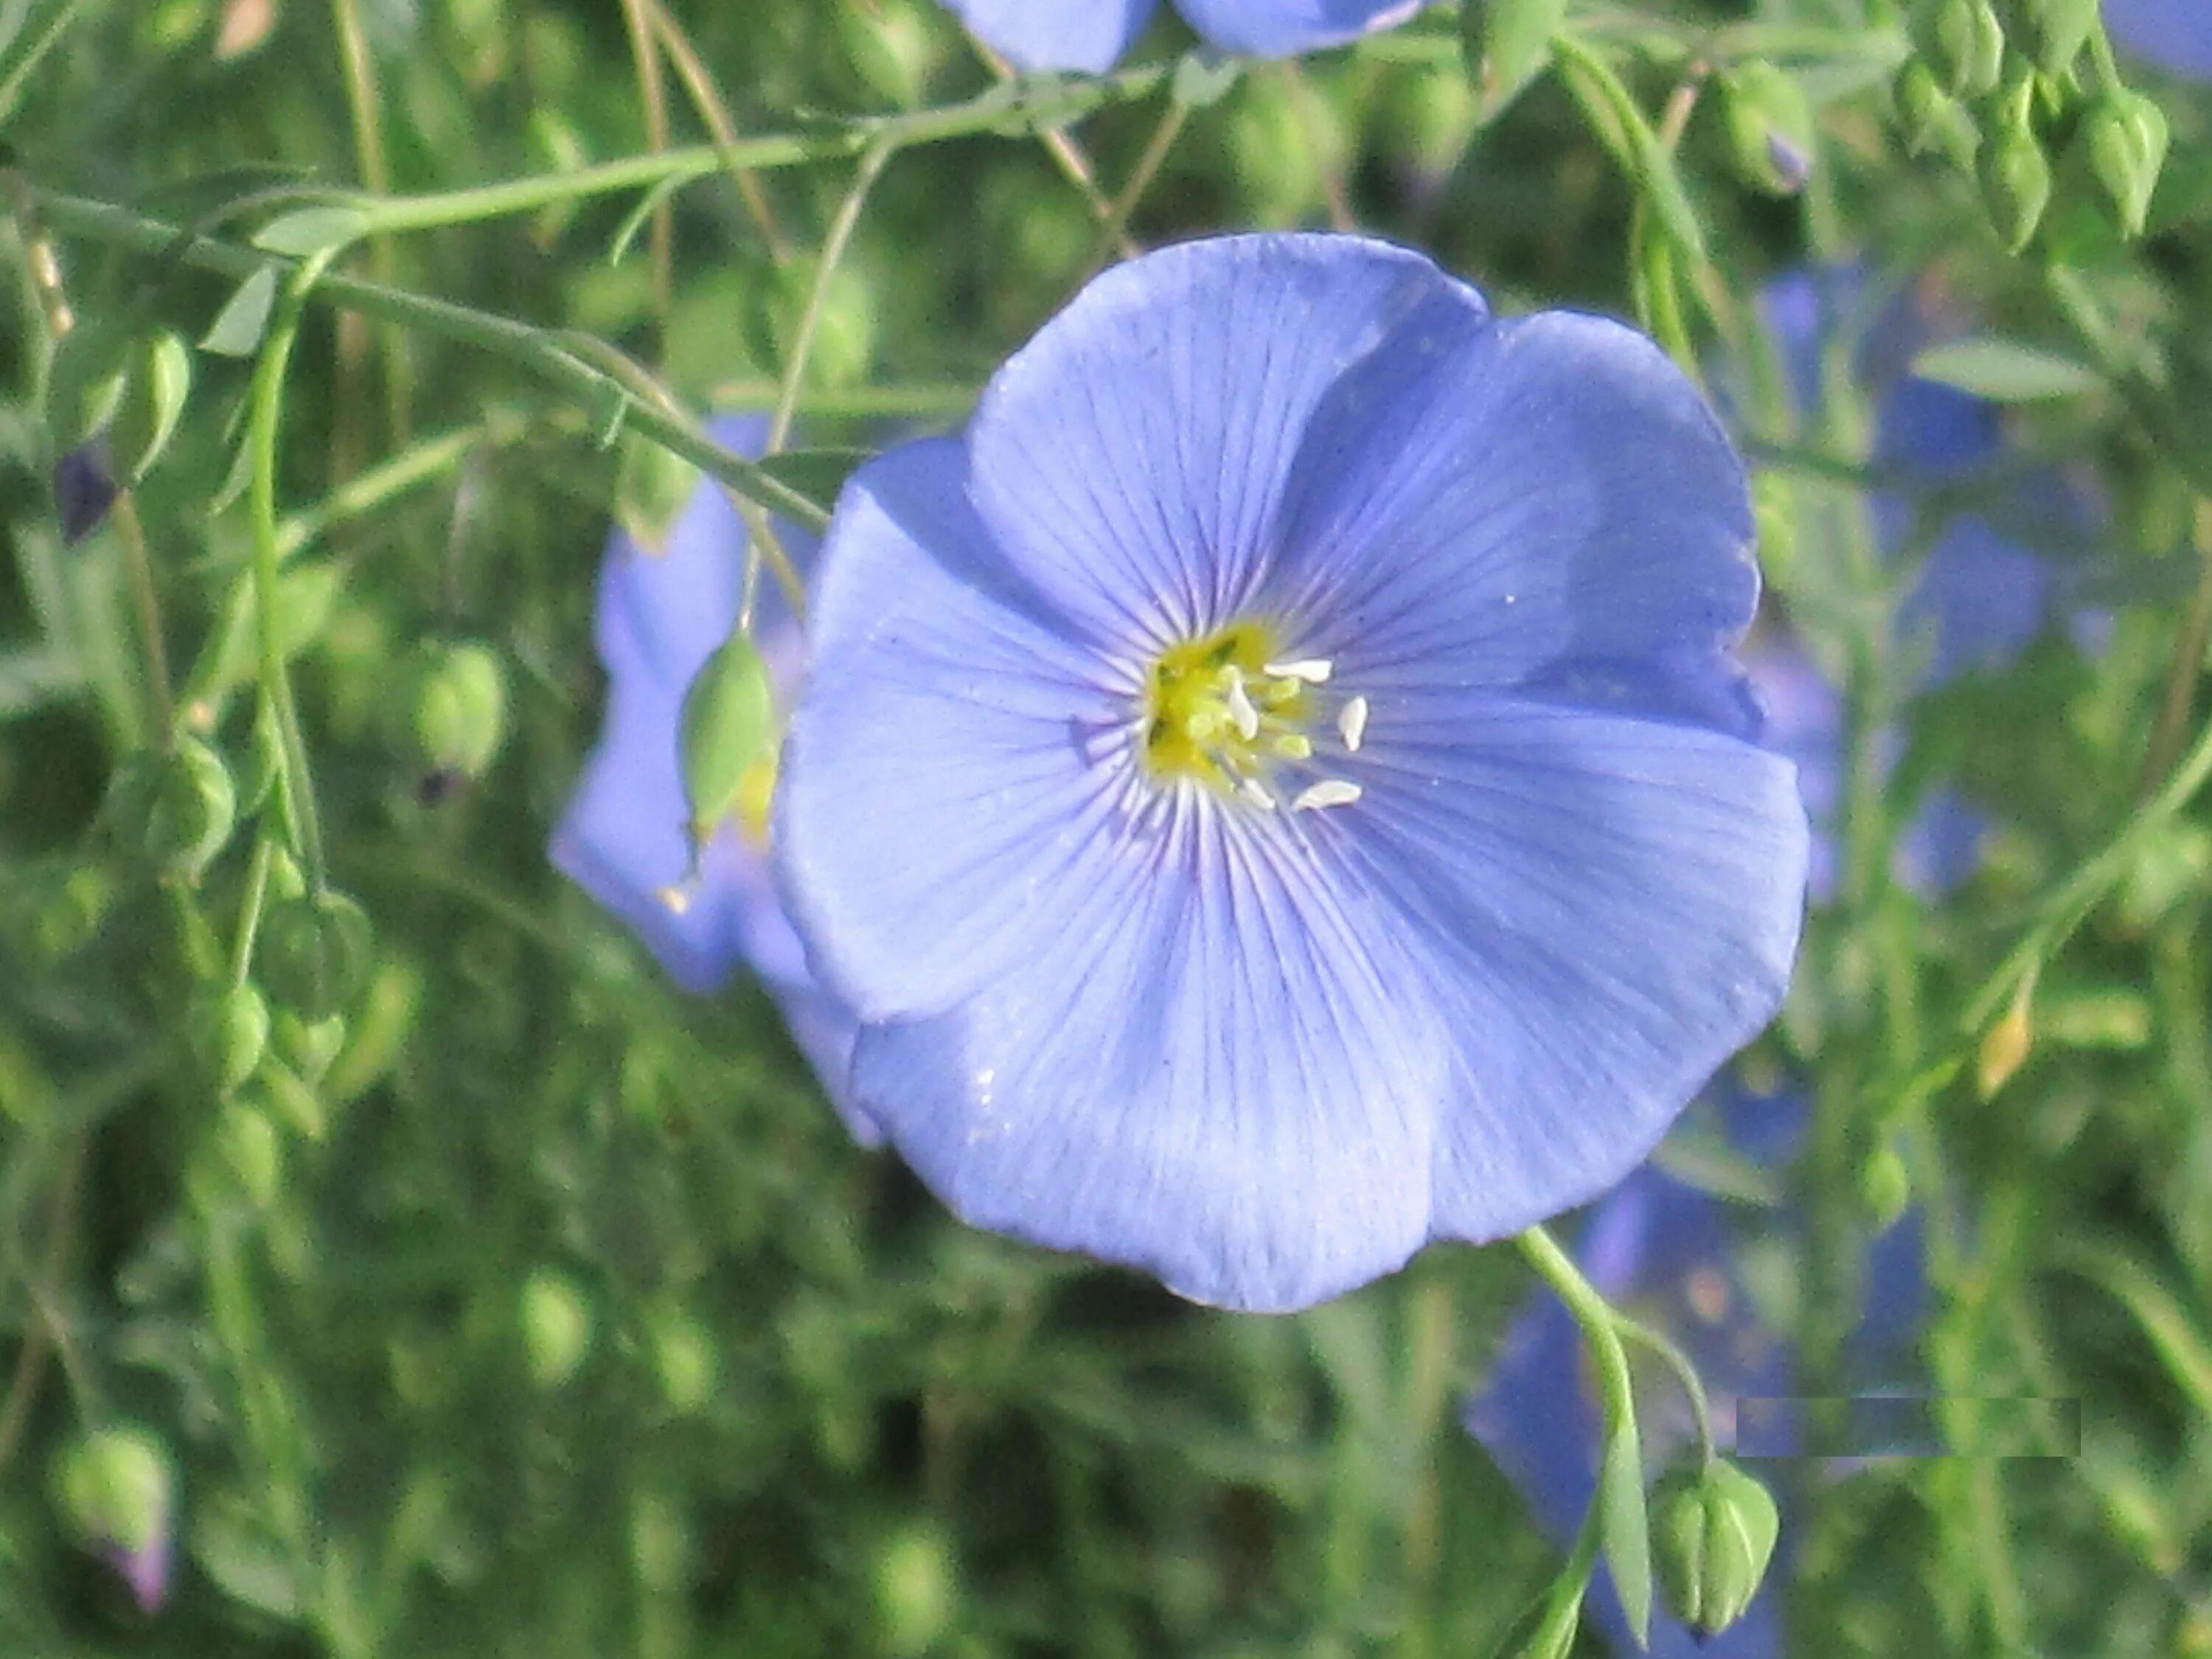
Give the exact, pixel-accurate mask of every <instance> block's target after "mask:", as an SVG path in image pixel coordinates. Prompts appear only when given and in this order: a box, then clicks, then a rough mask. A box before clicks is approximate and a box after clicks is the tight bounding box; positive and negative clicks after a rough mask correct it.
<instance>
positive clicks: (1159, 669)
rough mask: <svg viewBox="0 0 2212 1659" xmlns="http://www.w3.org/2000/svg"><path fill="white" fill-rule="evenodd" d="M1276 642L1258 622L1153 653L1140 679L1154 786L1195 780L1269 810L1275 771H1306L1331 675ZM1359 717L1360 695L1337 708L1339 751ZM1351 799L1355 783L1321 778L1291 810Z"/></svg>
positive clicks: (1353, 744) (1354, 738)
mask: <svg viewBox="0 0 2212 1659" xmlns="http://www.w3.org/2000/svg"><path fill="white" fill-rule="evenodd" d="M1278 645H1279V641H1277V639H1276V637H1275V635H1274V633H1273V630H1272V629H1269V628H1268V627H1267V625H1266V624H1265V623H1258V622H1249V621H1247V622H1239V623H1231V625H1230V626H1228V627H1227V628H1225V629H1220V630H1219V631H1218V632H1217V633H1213V634H1209V635H1206V636H1205V637H1204V638H1202V639H1196V640H1188V641H1184V642H1183V643H1182V644H1180V645H1174V646H1170V647H1168V648H1167V649H1166V650H1165V651H1163V652H1162V653H1160V654H1159V657H1158V659H1157V660H1155V661H1154V662H1153V664H1152V671H1151V672H1150V673H1149V674H1147V675H1146V678H1145V702H1144V744H1143V750H1144V762H1145V768H1146V771H1148V772H1149V773H1151V775H1152V780H1153V781H1155V782H1156V783H1161V784H1168V783H1174V782H1177V781H1181V780H1182V779H1185V778H1191V779H1195V780H1196V781H1199V782H1200V783H1203V784H1205V785H1206V787H1208V788H1211V789H1213V790H1215V791H1217V792H1218V793H1222V794H1233V795H1237V796H1240V797H1242V798H1243V799H1245V800H1247V801H1249V803H1250V804H1252V805H1255V806H1258V807H1261V808H1263V809H1267V810H1273V807H1274V806H1275V805H1277V804H1278V802H1277V798H1276V792H1275V790H1274V789H1273V787H1271V785H1272V782H1273V775H1274V773H1275V772H1276V771H1277V769H1279V768H1285V767H1291V768H1297V769H1302V770H1304V769H1307V768H1308V763H1310V762H1311V761H1312V759H1313V757H1314V731H1315V725H1316V721H1317V720H1320V719H1321V718H1322V712H1323V711H1322V708H1321V706H1320V705H1321V702H1322V691H1321V688H1322V686H1324V685H1326V684H1328V678H1329V665H1328V663H1326V662H1323V661H1322V660H1320V659H1315V658H1306V659H1282V658H1281V657H1280V656H1279V652H1278ZM1366 721H1367V703H1366V699H1364V698H1363V697H1354V698H1352V699H1351V700H1350V701H1349V702H1347V703H1346V704H1345V705H1344V707H1343V708H1340V710H1339V711H1338V715H1337V723H1336V726H1335V731H1336V732H1338V733H1340V734H1341V737H1340V744H1341V747H1342V748H1343V750H1345V752H1346V753H1351V752H1353V751H1355V750H1358V747H1359V744H1360V741H1361V734H1362V733H1363V732H1364V731H1365V729H1366ZM1358 798H1359V790H1358V787H1357V786H1356V785H1353V784H1350V783H1346V782H1343V781H1340V780H1334V779H1322V780H1321V781H1318V782H1316V783H1312V784H1310V785H1308V787H1305V788H1304V789H1301V790H1300V791H1298V792H1297V795H1296V797H1295V798H1294V799H1291V802H1290V805H1291V806H1293V807H1297V808H1309V807H1318V806H1341V805H1349V804H1350V803H1351V802H1352V801H1354V800H1357V799H1358Z"/></svg>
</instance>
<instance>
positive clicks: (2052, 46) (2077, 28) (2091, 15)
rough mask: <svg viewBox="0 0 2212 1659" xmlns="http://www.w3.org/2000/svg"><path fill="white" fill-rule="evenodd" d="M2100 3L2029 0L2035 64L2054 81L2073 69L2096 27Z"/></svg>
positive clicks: (2095, 0) (2077, 0) (2071, 0)
mask: <svg viewBox="0 0 2212 1659" xmlns="http://www.w3.org/2000/svg"><path fill="white" fill-rule="evenodd" d="M2098 3H2099V0H2028V14H2029V20H2030V21H2031V22H2032V23H2033V25H2034V27H2035V43H2036V44H2035V63H2036V67H2037V68H2038V69H2040V70H2042V71H2043V72H2044V73H2045V75H2048V76H2051V77H2052V78H2053V79H2056V78H2057V76H2062V75H2063V74H2065V73H2066V71H2067V70H2069V69H2070V68H2071V67H2073V64H2074V60H2075V58H2078V57H2080V56H2081V47H2082V46H2083V45H2084V44H2085V43H2086V42H2087V40H2088V39H2089V31H2090V30H2091V29H2093V28H2094V27H2096V24H2097V7H2098Z"/></svg>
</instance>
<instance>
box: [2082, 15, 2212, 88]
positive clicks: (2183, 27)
mask: <svg viewBox="0 0 2212 1659" xmlns="http://www.w3.org/2000/svg"><path fill="white" fill-rule="evenodd" d="M2105 27H2106V29H2108V30H2110V31H2111V33H2112V39H2113V40H2117V41H2118V42H2119V43H2120V45H2121V46H2124V47H2125V48H2126V49H2127V50H2128V51H2129V52H2133V53H2134V54H2135V55H2136V57H2138V58H2143V59H2146V60H2147V61H2148V62H2150V63H2154V64H2160V65H2162V66H2163V67H2165V68H2166V69H2169V70H2172V71H2173V72H2174V73H2175V74H2176V75H2187V76H2195V77H2197V78H2199V79H2212V6H2208V5H2207V4H2205V3H2204V0H2105Z"/></svg>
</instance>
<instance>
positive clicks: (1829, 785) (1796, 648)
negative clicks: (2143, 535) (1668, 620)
mask: <svg viewBox="0 0 2212 1659" xmlns="http://www.w3.org/2000/svg"><path fill="white" fill-rule="evenodd" d="M1870 286H1871V285H1870V284H1869V282H1868V281H1867V279H1866V278H1865V276H1863V273H1862V272H1860V271H1858V270H1857V269H1855V268H1842V269H1834V270H1819V271H1797V272H1793V273H1791V274H1790V275H1789V276H1784V277H1781V278H1779V279H1778V280H1777V281H1775V282H1774V283H1770V284H1769V285H1768V287H1767V289H1765V293H1764V294H1763V295H1761V300H1760V304H1761V309H1762V311H1763V312H1764V313H1765V317H1766V319H1767V322H1768V325H1769V326H1770V327H1771V329H1772V330H1773V331H1774V333H1775V336H1776V339H1777V343H1778V345H1779V346H1780V347H1781V349H1782V353H1783V356H1784V360H1785V362H1786V363H1787V365H1788V368H1789V372H1790V380H1791V382H1792V386H1793V390H1794V392H1795V393H1796V398H1797V401H1798V403H1799V404H1800V406H1801V407H1802V410H1804V411H1806V412H1807V413H1808V415H1811V414H1814V412H1816V411H1818V410H1820V409H1822V408H1823V407H1824V406H1825V404H1826V399H1827V398H1828V397H1829V395H1830V394H1831V392H1832V391H1838V390H1842V388H1832V387H1831V386H1828V384H1827V379H1828V376H1827V374H1826V372H1825V370H1826V366H1827V365H1826V359H1827V356H1828V349H1829V348H1830V347H1831V346H1832V345H1833V344H1835V343H1842V345H1843V346H1844V353H1843V356H1844V359H1845V361H1846V362H1847V364H1848V369H1849V373H1850V377H1851V380H1852V382H1853V385H1852V387H1851V389H1852V390H1853V391H1856V392H1858V393H1860V394H1862V395H1864V396H1866V397H1868V398H1870V399H1871V401H1872V404H1873V412H1874V437H1873V443H1872V453H1871V455H1870V458H1869V459H1870V460H1871V461H1872V464H1873V465H1874V467H1875V471H1877V472H1879V473H1881V474H1882V475H1883V476H1885V477H1890V478H1893V479H1895V480H1897V482H1898V483H1899V489H1898V490H1896V491H1884V492H1882V493H1881V494H1880V495H1877V496H1876V497H1875V499H1874V501H1873V502H1872V504H1871V505H1872V513H1871V520H1872V528H1873V532H1874V535H1875V540H1876V542H1877V544H1878V545H1879V547H1880V550H1881V552H1882V554H1883V555H1884V556H1886V557H1889V558H1898V557H1901V556H1904V555H1905V552H1906V550H1907V549H1908V546H1909V545H1910V544H1911V543H1912V541H1913V538H1914V532H1915V525H1914V515H1915V507H1914V498H1915V497H1917V496H1920V495H1925V494H1926V493H1928V492H1929V491H1930V490H1932V489H1941V488H1944V487H1947V486H1955V485H1959V484H1960V483H1965V482H1967V481H1970V480H1972V479H1974V478H1975V477H1977V476H1979V475H1986V474H1989V473H1991V472H1992V471H1995V470H1996V469H2000V468H2002V467H2003V466H2004V465H2006V464H2007V462H2008V459H2009V447H2008V442H2007V440H2006V436H2005V433H2004V428H2003V425H2002V419H2001V417H2000V413H1999V411H1998V410H1997V409H1996V406H1995V405H1994V404H1990V403H1989V402H1988V401H1987V400H1985V399H1984V398H1977V397H1973V396H1972V395H1970V394H1969V393H1966V392H1960V391H1958V390H1956V389H1955V388H1954V387H1951V386H1942V385H1940V384H1938V383H1936V382H1934V381H1931V380H1923V379H1921V378H1919V377H1917V376H1916V375H1914V374H1911V373H1910V370H1909V366H1910V364H1911V359H1912V357H1913V356H1914V354H1915V353H1917V351H1918V350H1919V349H1921V348H1922V347H1923V346H1924V345H1926V344H1927V343H1929V339H1930V338H1931V337H1933V335H1934V333H1935V328H1934V325H1933V323H1932V321H1931V319H1930V318H1929V314H1928V312H1927V310H1926V309H1925V307H1923V306H1922V305H1920V304H1919V303H1917V301H1916V300H1914V299H1912V298H1911V297H1908V298H1906V299H1905V300H1901V301H1891V302H1889V303H1887V304H1881V305H1876V304H1875V301H1878V300H1879V296H1877V295H1872V294H1871V292H1870ZM1870 306H1871V307H1874V308H1873V309H1872V312H1871V314H1869V307H1870ZM1996 513H2002V523H1999V522H1993V521H1992V515H1994V514H1996ZM2090 522H2091V520H2090V513H2089V510H2088V507H2087V503H2086V502H2085V501H2084V500H2083V498H2082V497H2081V495H2080V494H2079V493H2078V492H2077V491H2075V490H2074V489H2071V488H2070V487H2069V485H2068V484H2067V483H2065V482H2064V481H2063V479H2061V478H2060V477H2058V476H2057V474H2056V473H2054V472H2051V471H2048V470H2042V471H2034V472H2032V473H2029V474H2027V475H2026V476H2022V477H2015V478H2012V479H2009V480H2008V481H2007V483H2006V486H2005V488H2004V489H2003V490H2002V496H2001V500H1999V501H1997V502H1996V504H1994V505H1993V506H1992V507H1991V508H1990V512H1989V513H1987V514H1985V513H1981V512H1961V513H1954V514H1953V515H1952V516H1951V517H1949V518H1948V520H1945V521H1944V522H1943V523H1942V526H1940V528H1939V530H1938V532H1937V534H1936V538H1935V540H1934V543H1933V545H1932V546H1929V547H1928V548H1927V549H1926V550H1925V556H1924V557H1923V559H1922V560H1921V562H1920V564H1919V567H1918V569H1917V574H1916V575H1915V577H1914V580H1913V582H1912V586H1911V588H1910V589H1909V590H1908V591H1907V592H1905V596H1904V597H1903V599H1901V601H1900V602H1899V605H1898V610H1897V628H1898V634H1899V643H1900V646H1901V647H1903V648H1904V649H1905V651H1906V652H1907V653H1917V655H1915V656H1914V658H1913V660H1914V665H1915V669H1916V673H1917V680H1916V687H1915V689H1916V690H1919V691H1928V690H1935V689H1936V688H1937V687H1940V686H1942V685H1944V684H1948V683H1949V682H1951V681H1952V680H1954V679H1956V678H1959V677H1960V676H1961V675H1965V674H1970V673H1977V672H1987V671H1994V670H1998V669H2002V668H2003V667H2005V666H2007V665H2009V664H2010V663H2011V662H2013V661H2014V660H2015V659H2017V658H2018V657H2019V655H2020V653H2021V652H2022V651H2023V650H2025V649H2026V648H2027V646H2028V645H2029V644H2031V643H2032V642H2033V641H2034V639H2035V637H2036V636H2037V635H2039V633H2041V632H2042V630H2043V629H2044V628H2045V626H2047V625H2048V624H2049V623H2051V621H2052V619H2053V618H2054V617H2056V616H2057V615H2059V614H2061V613H2062V612H2066V613H2068V620H2069V622H2072V623H2075V624H2076V631H2077V636H2083V637H2086V634H2085V631H2084V630H2083V629H2081V625H2080V624H2081V618H2080V617H2077V616H2075V615H2073V614H2071V613H2070V611H2069V606H2068V603H2067V602H2068V599H2069V593H2068V591H2067V585H2066V583H2065V582H2064V581H2063V580H2062V577H2061V571H2060V567H2059V566H2057V564H2055V563H2054V562H2052V561H2051V559H2049V558H2047V557H2045V556H2044V555H2043V554H2042V553H2040V552H2039V551H2037V550H2035V549H2034V548H2033V547H2032V546H2030V545H2027V540H2028V539H2029V538H2035V539H2037V540H2038V541H2039V542H2042V543H2046V544H2055V543H2058V542H2063V541H2066V540H2069V539H2072V540H2080V539H2082V538H2086V537H2087V535H2088V534H2089V532H2090ZM1821 556H1824V557H1832V558H1834V559H1835V560H1836V561H1838V562H1840V560H1841V557H1842V556H1841V555H1840V554H1829V553H1826V552H1825V551H1824V552H1823V553H1822V555H1821ZM1744 665H1745V667H1746V669H1747V671H1748V672H1749V674H1750V676H1751V679H1752V683H1753V685H1754V686H1755V687H1756V688H1757V689H1758V691H1759V697H1760V701H1761V702H1762V703H1763V705H1764V706H1765V709H1766V714H1767V720H1766V725H1765V741H1766V742H1767V744H1768V745H1769V746H1770V747H1771V748H1773V749H1775V750H1778V752H1780V753H1782V754H1784V755H1787V756H1788V757H1790V759H1791V760H1792V761H1794V762H1796V765H1797V772H1798V787H1799V789H1800V791H1801V793H1802V795H1803V797H1804V800H1805V808H1806V812H1807V815H1808V817H1809V819H1810V820H1811V822H1812V823H1813V826H1814V831H1815V835H1814V847H1813V854H1812V866H1811V880H1810V887H1811V891H1812V894H1813V896H1814V901H1815V902H1820V901H1823V900H1825V899H1826V898H1827V897H1828V896H1830V895H1831V894H1832V891H1833V889H1834V881H1835V849H1834V846H1833V841H1832V830H1833V829H1834V827H1835V823H1836V816H1837V813H1838V811H1839V810H1840V806H1841V790H1842V785H1841V775H1842V768H1843V763H1844V757H1843V707H1842V697H1841V694H1840V692H1839V691H1838V688H1837V687H1836V685H1835V684H1834V683H1833V682H1832V680H1830V679H1829V678H1827V677H1826V675H1825V674H1823V673H1822V672H1821V671H1820V670H1819V669H1818V668H1817V667H1816V666H1815V665H1814V662H1813V660H1812V659H1811V658H1810V657H1809V656H1808V654H1807V653H1806V652H1805V651H1804V649H1803V648H1802V647H1801V646H1800V645H1799V644H1798V643H1797V642H1796V641H1795V640H1794V639H1792V638H1790V636H1789V635H1787V634H1786V633H1784V632H1782V631H1781V630H1776V631H1774V632H1773V633H1771V634H1769V635H1766V636H1765V637H1762V638H1761V639H1760V640H1759V641H1757V642H1756V643H1755V644H1754V645H1753V647H1749V648H1747V650H1746V652H1745V653H1744ZM1883 746H1884V747H1885V749H1887V750H1894V748H1895V746H1896V745H1895V744H1894V742H1893V741H1886V742H1885V744H1884V745H1883ZM1885 763H1887V757H1886V758H1885ZM1986 827H1987V825H1986V820H1984V817H1982V816H1981V814H1980V813H1978V811H1975V810H1974V809H1973V808H1972V806H1969V805H1967V804H1966V802H1965V801H1963V800H1962V799H1960V797H1959V795H1958V793H1956V792H1955V791H1954V790H1951V789H1948V788H1945V789H1939V790H1937V791H1936V793H1934V794H1933V795H1931V796H1930V797H1929V799H1928V800H1927V801H1926V802H1925V803H1924V804H1923V807H1922V809H1921V811H1919V813H1918V814H1917V816H1916V817H1915V818H1914V820H1913V821H1912V823H1911V824H1910V825H1909V826H1908V827H1907V828H1906V829H1905V832H1904V834H1903V835H1902V836H1901V837H1900V838H1899V845H1898V849H1897V859H1898V876H1899V879H1900V880H1901V881H1903V882H1904V883H1905V884H1906V885H1907V886H1908V887H1910V888H1911V889H1913V890H1916V891H1919V892H1923V893H1929V894H1940V893H1942V892H1945V891H1948V890H1949V889H1951V888H1952V887H1954V886H1956V885H1957V884H1959V883H1960V882H1961V881H1963V880H1965V879H1966V877H1968V876H1969V875H1971V874H1972V872H1973V869H1974V867H1975V866H1976V865H1977V864H1978V862H1979V860H1980V857H1981V847H1982V841H1983V836H1984V830H1985V829H1986Z"/></svg>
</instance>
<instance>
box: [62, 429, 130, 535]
mask: <svg viewBox="0 0 2212 1659" xmlns="http://www.w3.org/2000/svg"><path fill="white" fill-rule="evenodd" d="M114 501H115V479H114V477H113V476H112V474H111V473H110V472H109V471H108V465H107V443H106V440H105V439H103V438H94V439H93V440H92V441H90V442H89V443H86V444H82V445H81V446H79V447H77V448H75V449H72V450H71V451H70V453H68V454H66V455H64V456H63V457H62V458H61V459H59V460H58V461H56V462H55V463H54V510H55V512H56V513H57V515H58V517H59V518H60V520H61V526H62V544H63V545H64V546H65V547H74V546H76V544H77V543H79V542H81V541H82V540H83V539H84V538H86V537H87V536H89V535H90V534H92V532H94V531H95V530H97V529H99V528H100V520H103V519H105V518H106V516H107V509H108V507H110V506H112V504H113V502H114Z"/></svg>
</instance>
